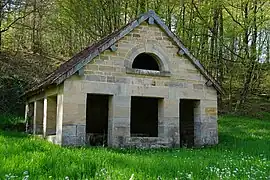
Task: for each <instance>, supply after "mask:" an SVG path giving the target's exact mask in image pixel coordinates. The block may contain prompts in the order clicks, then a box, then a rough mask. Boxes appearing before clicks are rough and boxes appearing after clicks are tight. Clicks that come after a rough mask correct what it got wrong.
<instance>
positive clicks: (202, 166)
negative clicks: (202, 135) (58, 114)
mask: <svg viewBox="0 0 270 180" xmlns="http://www.w3.org/2000/svg"><path fill="white" fill-rule="evenodd" d="M269 116H270V115H269V114H268V115H267V116H266V117H265V118H263V119H255V118H248V117H237V116H224V117H221V118H220V119H219V133H220V136H219V140H220V144H219V145H217V146H214V147H205V148H202V149H159V150H157V149H149V150H143V149H110V148H61V147H58V146H57V145H52V144H50V143H49V142H46V141H44V140H42V139H40V138H37V137H33V136H29V135H26V134H21V133H13V132H0V157H2V158H1V159H0V164H1V166H0V178H5V176H6V177H7V178H8V177H11V176H15V177H17V178H15V179H22V178H29V179H49V178H51V179H86V178H87V179H175V178H178V179H269V178H270V173H269V172H270V147H269V141H270V129H269V126H270V121H269ZM131 177H133V178H131Z"/></svg>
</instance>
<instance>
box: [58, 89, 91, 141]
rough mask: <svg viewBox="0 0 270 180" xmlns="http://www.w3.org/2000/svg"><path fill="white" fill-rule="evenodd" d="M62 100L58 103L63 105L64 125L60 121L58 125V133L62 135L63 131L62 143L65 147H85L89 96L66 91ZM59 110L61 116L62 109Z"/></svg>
mask: <svg viewBox="0 0 270 180" xmlns="http://www.w3.org/2000/svg"><path fill="white" fill-rule="evenodd" d="M59 98H60V97H59ZM62 98H63V100H62V102H58V105H59V106H60V104H61V103H62V104H63V107H62V108H63V113H62V118H63V119H62V125H61V121H60V119H59V120H58V121H59V124H58V125H57V126H58V130H57V132H59V134H60V133H61V131H62V140H61V141H62V142H61V143H62V145H63V146H84V145H85V144H86V100H87V94H86V93H81V92H76V91H73V92H72V91H66V92H65V91H64V93H63V97H62ZM58 108H59V109H58V112H59V115H60V114H61V107H58ZM58 118H59V117H58ZM60 126H61V127H60ZM61 128H62V129H61Z"/></svg>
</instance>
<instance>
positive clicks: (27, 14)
mask: <svg viewBox="0 0 270 180" xmlns="http://www.w3.org/2000/svg"><path fill="white" fill-rule="evenodd" d="M33 12H34V11H30V12H28V13H26V14H25V15H23V16H20V17H18V18H16V19H15V20H14V21H13V22H11V23H10V24H9V25H8V26H7V27H5V28H4V29H1V30H0V33H4V32H6V31H7V30H9V28H10V27H11V26H12V25H13V24H15V23H16V22H17V21H19V20H20V19H23V18H26V17H27V16H29V15H30V14H31V13H33Z"/></svg>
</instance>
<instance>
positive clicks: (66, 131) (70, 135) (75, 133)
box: [62, 124, 86, 146]
mask: <svg viewBox="0 0 270 180" xmlns="http://www.w3.org/2000/svg"><path fill="white" fill-rule="evenodd" d="M62 133H63V134H62V145H63V146H84V145H85V144H86V139H85V138H86V135H85V125H76V124H68V125H63V127H62Z"/></svg>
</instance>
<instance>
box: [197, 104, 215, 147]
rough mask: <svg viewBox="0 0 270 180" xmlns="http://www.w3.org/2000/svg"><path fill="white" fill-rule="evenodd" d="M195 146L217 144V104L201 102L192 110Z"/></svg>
mask: <svg viewBox="0 0 270 180" xmlns="http://www.w3.org/2000/svg"><path fill="white" fill-rule="evenodd" d="M194 121H195V122H194V131H195V132H194V135H195V139H194V144H195V146H203V145H213V144H217V143H218V132H217V128H218V127H217V102H216V101H208V100H201V101H198V102H197V103H196V106H195V109H194Z"/></svg>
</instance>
